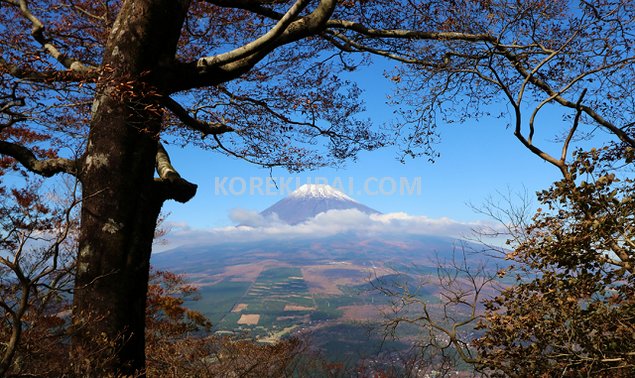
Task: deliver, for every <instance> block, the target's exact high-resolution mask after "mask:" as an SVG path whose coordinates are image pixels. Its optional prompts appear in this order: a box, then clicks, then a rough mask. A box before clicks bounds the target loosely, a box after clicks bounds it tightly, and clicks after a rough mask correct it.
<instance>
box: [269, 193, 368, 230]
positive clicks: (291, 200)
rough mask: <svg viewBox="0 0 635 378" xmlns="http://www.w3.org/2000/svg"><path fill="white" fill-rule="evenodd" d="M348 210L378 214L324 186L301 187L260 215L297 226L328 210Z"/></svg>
mask: <svg viewBox="0 0 635 378" xmlns="http://www.w3.org/2000/svg"><path fill="white" fill-rule="evenodd" d="M348 209H356V210H359V211H361V212H363V213H366V214H380V212H379V211H377V210H374V209H371V208H370V207H368V206H366V205H363V204H361V203H359V202H357V201H355V200H354V199H352V198H350V197H349V196H347V195H346V194H344V193H342V192H340V191H339V190H337V189H335V188H333V187H332V186H329V185H324V184H305V185H302V186H301V187H299V188H298V189H297V190H295V191H294V192H293V193H291V194H290V195H289V196H288V197H286V198H284V199H282V200H280V201H278V202H276V203H275V204H273V205H272V206H271V207H269V208H267V209H265V210H263V211H262V212H261V213H260V214H261V215H263V216H270V215H273V214H277V216H278V219H280V220H281V221H283V222H285V223H288V224H298V223H302V222H305V221H307V220H309V219H311V218H313V217H315V216H316V215H318V214H320V213H324V212H326V211H329V210H348Z"/></svg>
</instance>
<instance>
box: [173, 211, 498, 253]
mask: <svg viewBox="0 0 635 378" xmlns="http://www.w3.org/2000/svg"><path fill="white" fill-rule="evenodd" d="M230 218H231V219H232V221H234V222H235V223H237V224H239V226H229V227H221V228H213V229H207V230H202V229H198V230H197V229H190V228H189V227H179V228H176V229H175V228H173V229H172V231H171V232H170V233H169V234H168V235H167V236H166V239H167V241H168V243H167V245H165V246H161V247H160V249H161V250H166V249H171V248H175V247H178V246H181V245H196V244H205V245H213V244H218V243H226V242H238V241H242V242H248V241H258V240H282V239H292V238H299V239H302V238H315V237H328V236H334V235H337V234H343V233H354V234H358V235H366V236H368V235H373V236H381V235H392V236H395V235H435V236H448V237H455V238H464V237H466V236H469V235H470V234H472V230H474V229H476V228H480V227H483V226H489V227H491V226H492V224H491V223H490V222H484V221H474V222H459V221H455V220H452V219H450V218H429V217H426V216H417V215H409V214H407V213H403V212H399V213H388V214H371V215H369V214H366V213H363V212H360V211H359V210H356V209H349V210H330V211H328V212H325V213H321V214H318V215H317V216H316V217H315V218H312V219H310V220H308V221H306V222H304V223H300V224H297V225H289V224H285V223H282V222H280V220H279V219H277V217H276V216H274V217H263V216H262V215H260V214H258V213H257V212H254V211H248V210H243V209H235V210H232V212H231V214H230Z"/></svg>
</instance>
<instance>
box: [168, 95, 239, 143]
mask: <svg viewBox="0 0 635 378" xmlns="http://www.w3.org/2000/svg"><path fill="white" fill-rule="evenodd" d="M162 104H163V106H165V107H166V108H167V109H169V110H170V111H171V112H172V114H174V115H175V116H176V117H177V118H178V119H179V120H180V121H181V122H183V124H184V125H185V126H187V127H188V128H190V129H192V130H195V131H199V132H201V133H202V134H203V136H206V135H218V134H223V133H227V132H232V131H235V130H234V128H232V127H231V126H229V125H226V124H224V123H221V122H213V123H212V122H205V121H201V120H199V119H196V118H194V117H192V116H191V115H190V114H189V113H188V111H187V110H186V109H185V108H183V107H182V106H181V104H179V103H178V102H176V101H175V100H173V99H172V98H170V97H168V96H166V97H164V98H163V99H162Z"/></svg>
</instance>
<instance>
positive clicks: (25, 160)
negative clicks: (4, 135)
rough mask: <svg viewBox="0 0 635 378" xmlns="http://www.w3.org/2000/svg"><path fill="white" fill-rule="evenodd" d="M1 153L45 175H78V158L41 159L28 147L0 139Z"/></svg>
mask: <svg viewBox="0 0 635 378" xmlns="http://www.w3.org/2000/svg"><path fill="white" fill-rule="evenodd" d="M0 154H3V155H8V156H11V157H12V158H14V159H16V160H17V161H18V162H20V164H22V165H23V166H24V167H25V168H26V169H28V170H29V171H31V172H33V173H37V174H39V175H41V176H44V177H51V176H53V175H54V174H57V173H68V174H70V175H73V176H77V172H78V161H77V160H71V159H64V158H53V159H43V160H41V159H38V158H37V157H36V156H35V154H34V153H33V151H31V150H29V149H28V148H26V147H24V146H21V145H19V144H15V143H11V142H6V141H0Z"/></svg>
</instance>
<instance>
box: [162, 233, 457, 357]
mask: <svg viewBox="0 0 635 378" xmlns="http://www.w3.org/2000/svg"><path fill="white" fill-rule="evenodd" d="M453 251H454V247H453V244H452V243H451V241H449V240H445V239H440V238H435V237H432V238H424V239H422V240H409V241H407V242H403V241H398V242H395V241H392V242H391V241H386V240H379V239H373V240H356V239H351V240H349V238H348V237H347V238H344V239H338V238H334V239H332V240H319V241H315V242H307V241H302V240H297V241H294V240H288V241H284V242H279V241H277V242H258V243H253V244H247V243H242V244H227V245H222V246H215V247H213V248H211V247H191V248H182V249H178V250H174V251H173V252H170V253H166V254H163V253H162V254H160V255H158V256H157V257H153V259H154V261H153V264H155V266H156V267H157V268H159V269H167V270H170V271H173V272H175V273H182V274H184V275H185V276H186V277H187V279H188V280H189V281H190V282H192V283H193V284H194V285H196V286H197V287H198V288H199V293H200V300H198V301H193V302H190V303H189V304H188V306H189V307H191V308H192V309H194V310H198V311H201V312H202V313H204V314H205V315H206V316H207V317H208V318H209V319H210V320H211V322H212V324H213V330H214V331H215V332H219V333H225V334H227V333H231V334H235V335H237V336H239V337H249V338H255V339H257V340H260V341H261V342H271V343H273V342H275V341H276V340H279V339H281V338H284V337H288V336H293V335H299V334H301V335H303V336H304V335H309V337H310V339H311V342H312V345H314V346H317V347H318V348H321V349H323V350H324V353H325V355H326V356H328V357H332V358H333V359H334V360H338V361H341V360H342V359H345V360H350V361H355V360H358V359H361V358H365V356H366V357H369V356H373V355H376V353H377V351H378V350H379V349H381V350H382V352H383V351H386V350H387V349H391V348H394V349H393V350H395V351H397V352H398V351H399V350H403V348H406V349H407V348H408V346H409V345H412V343H414V341H416V338H417V335H416V327H415V328H413V329H408V330H407V332H406V333H405V334H404V335H402V336H401V337H400V340H401V341H399V342H388V340H384V339H383V334H382V332H383V331H382V327H381V324H382V321H383V320H384V313H389V312H390V310H391V308H390V307H389V305H390V299H391V298H388V297H386V296H385V295H383V294H381V293H380V292H378V291H377V290H375V289H376V288H377V287H378V286H383V287H387V286H390V285H395V284H397V287H402V288H407V290H409V292H410V293H416V294H417V295H418V296H419V297H420V298H423V299H425V300H426V301H427V303H428V305H429V309H430V310H431V311H442V310H443V309H442V308H441V307H440V305H439V286H438V285H434V284H430V280H427V279H426V277H427V278H429V277H433V276H435V275H436V274H437V273H438V268H437V265H436V264H437V263H438V261H439V259H442V258H446V259H447V258H453V256H454V255H453V253H454V252H453ZM431 261H433V262H431ZM396 271H397V272H401V274H395V273H396ZM409 276H413V277H419V278H422V279H423V280H422V281H419V279H411V278H408V277H409ZM458 279H459V280H460V279H461V278H460V277H459V278H458ZM402 280H403V282H400V281H402ZM426 280H427V281H428V282H427V283H426V282H425V281H426ZM422 283H424V285H423V286H422ZM396 292H397V293H399V291H398V290H397V291H396Z"/></svg>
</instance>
